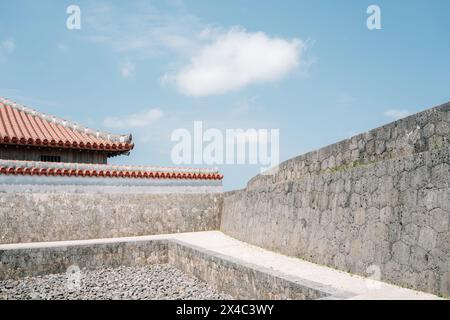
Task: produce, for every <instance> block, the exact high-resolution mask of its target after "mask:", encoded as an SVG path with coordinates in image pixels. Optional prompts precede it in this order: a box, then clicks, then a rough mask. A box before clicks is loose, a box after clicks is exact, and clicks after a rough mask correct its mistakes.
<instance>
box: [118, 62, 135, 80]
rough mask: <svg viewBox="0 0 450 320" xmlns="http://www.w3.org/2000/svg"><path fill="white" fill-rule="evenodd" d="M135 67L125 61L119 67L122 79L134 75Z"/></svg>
mask: <svg viewBox="0 0 450 320" xmlns="http://www.w3.org/2000/svg"><path fill="white" fill-rule="evenodd" d="M134 70H135V65H134V63H133V62H131V61H130V60H128V59H127V60H125V62H124V63H122V64H121V65H120V74H121V75H122V77H124V78H129V77H131V76H133V75H134Z"/></svg>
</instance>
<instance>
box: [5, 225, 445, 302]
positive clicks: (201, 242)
mask: <svg viewBox="0 0 450 320" xmlns="http://www.w3.org/2000/svg"><path fill="white" fill-rule="evenodd" d="M152 239H176V240H180V241H183V242H186V243H188V244H191V245H195V246H198V247H201V248H204V249H207V250H211V251H214V252H217V253H220V254H223V255H226V256H230V257H232V258H234V259H238V260H241V261H243V262H246V263H250V264H253V265H259V266H262V267H265V268H268V269H272V270H275V271H278V272H280V273H284V274H286V275H290V276H295V277H299V278H302V279H305V280H310V281H313V282H317V283H320V284H323V285H328V286H331V287H333V288H336V289H340V290H344V291H349V292H352V293H354V294H355V296H353V297H352V299H427V300H428V299H439V297H437V296H435V295H432V294H428V293H423V292H418V291H414V290H410V289H405V288H401V287H398V286H394V285H390V284H386V283H384V282H379V281H374V280H370V279H367V278H364V277H361V276H356V275H353V274H349V273H345V272H342V271H338V270H335V269H332V268H328V267H324V266H320V265H317V264H314V263H311V262H307V261H304V260H301V259H297V258H293V257H288V256H285V255H282V254H278V253H275V252H272V251H268V250H265V249H262V248H259V247H256V246H253V245H250V244H247V243H245V242H242V241H238V240H236V239H233V238H231V237H229V236H227V235H225V234H223V233H222V232H220V231H205V232H193V233H178V234H165V235H152V236H141V237H124V238H109V239H92V240H76V241H58V242H40V243H19V244H6V245H0V250H7V249H17V248H31V247H34V248H37V247H57V246H68V245H69V246H70V245H84V244H94V243H111V242H123V241H136V240H139V241H142V240H152Z"/></svg>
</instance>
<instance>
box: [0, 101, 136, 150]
mask: <svg viewBox="0 0 450 320" xmlns="http://www.w3.org/2000/svg"><path fill="white" fill-rule="evenodd" d="M0 103H1V104H3V105H5V106H6V105H9V106H10V107H11V108H14V109H16V110H19V111H22V112H24V113H26V114H30V115H32V116H34V117H38V118H40V119H42V120H44V121H47V122H52V123H54V124H59V125H61V126H63V127H64V128H69V129H71V130H74V131H78V132H80V133H85V134H87V135H91V136H95V137H96V138H97V139H103V140H109V141H112V142H120V143H131V140H132V135H131V134H125V135H119V134H112V133H109V132H105V131H100V130H94V129H91V128H88V127H85V126H82V125H80V124H79V123H76V122H72V121H69V120H65V119H63V118H59V117H56V116H53V115H49V114H46V113H43V112H40V111H38V110H36V109H32V108H29V107H27V106H25V105H23V104H20V103H17V102H15V101H12V100H10V99H7V98H5V97H2V96H0Z"/></svg>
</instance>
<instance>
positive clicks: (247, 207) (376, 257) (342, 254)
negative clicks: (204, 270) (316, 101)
mask: <svg viewBox="0 0 450 320" xmlns="http://www.w3.org/2000/svg"><path fill="white" fill-rule="evenodd" d="M449 157H450V104H445V105H442V106H439V107H436V108H434V109H430V110H427V111H424V112H422V113H418V114H416V115H413V116H410V117H408V118H405V119H403V120H399V121H396V122H394V123H391V124H388V125H386V126H383V127H380V128H377V129H374V130H372V131H370V132H368V133H365V134H361V135H358V136H356V137H353V138H351V139H348V140H345V141H343V142H339V143H337V144H334V145H331V146H328V147H325V148H323V149H320V150H318V151H315V152H311V153H308V154H306V155H303V156H300V157H297V158H294V159H291V160H288V161H286V162H284V163H282V164H281V165H280V166H279V170H278V171H276V172H275V173H274V174H273V175H258V176H256V177H255V178H253V179H252V180H251V181H250V182H249V184H248V186H247V188H246V189H244V190H237V191H233V192H229V193H225V196H224V207H223V212H222V218H221V231H223V232H224V233H226V234H228V235H230V236H232V237H234V238H237V239H239V240H242V241H245V242H249V243H251V244H254V245H257V246H260V247H263V248H267V249H270V250H274V251H277V252H281V253H284V254H287V255H292V256H296V257H300V258H303V259H306V260H310V261H312V262H315V263H318V264H323V265H327V266H331V267H334V268H337V269H340V270H344V271H348V272H352V273H356V274H360V275H364V276H369V275H372V276H377V275H379V276H380V277H381V280H383V281H387V282H391V283H395V284H399V285H402V286H407V287H410V288H413V289H417V290H421V291H426V292H431V293H435V294H440V295H444V296H450V245H449V242H450V230H449V224H450V222H449V219H450V160H449Z"/></svg>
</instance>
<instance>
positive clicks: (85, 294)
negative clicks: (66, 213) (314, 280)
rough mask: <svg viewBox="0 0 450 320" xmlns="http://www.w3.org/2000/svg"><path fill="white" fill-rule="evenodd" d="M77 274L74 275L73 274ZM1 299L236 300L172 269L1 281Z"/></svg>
mask: <svg viewBox="0 0 450 320" xmlns="http://www.w3.org/2000/svg"><path fill="white" fill-rule="evenodd" d="M71 271H74V272H71ZM1 299H70V300H72V299H87V300H93V299H96V300H97V299H99V300H103V299H115V300H116V299H182V300H189V299H200V300H204V299H211V300H213V299H220V300H222V299H232V297H231V296H229V295H226V294H221V293H219V292H217V291H215V290H213V289H212V288H210V287H209V286H208V285H207V284H206V283H205V282H203V281H200V280H198V279H196V278H193V277H190V276H187V275H186V274H184V273H183V272H181V271H179V270H178V269H176V268H174V267H172V266H170V265H168V264H160V265H152V266H147V267H139V268H136V267H119V268H115V269H113V268H105V269H97V270H82V271H79V270H77V269H74V270H70V271H68V272H67V273H62V274H51V275H44V276H38V277H26V278H23V279H20V280H4V281H0V300H1Z"/></svg>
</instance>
